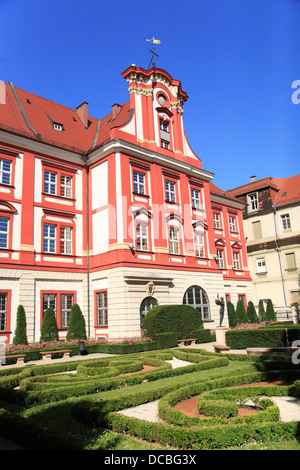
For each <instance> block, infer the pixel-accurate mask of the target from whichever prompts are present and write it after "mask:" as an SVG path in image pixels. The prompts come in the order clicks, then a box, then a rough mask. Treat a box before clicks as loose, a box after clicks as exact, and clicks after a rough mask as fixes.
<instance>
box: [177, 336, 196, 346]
mask: <svg viewBox="0 0 300 470" xmlns="http://www.w3.org/2000/svg"><path fill="white" fill-rule="evenodd" d="M196 341H197V338H192V339H179V340H178V343H180V344H181V343H183V344H184V346H189V345H190V344H192V343H195V344H196Z"/></svg>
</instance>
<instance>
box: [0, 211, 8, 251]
mask: <svg viewBox="0 0 300 470" xmlns="http://www.w3.org/2000/svg"><path fill="white" fill-rule="evenodd" d="M8 223H9V219H7V218H6V217H0V248H8Z"/></svg>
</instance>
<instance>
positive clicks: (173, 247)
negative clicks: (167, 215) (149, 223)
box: [169, 227, 179, 255]
mask: <svg viewBox="0 0 300 470" xmlns="http://www.w3.org/2000/svg"><path fill="white" fill-rule="evenodd" d="M169 237H170V253H171V254H173V255H177V254H178V253H179V239H178V230H177V229H175V228H174V227H170V230H169Z"/></svg>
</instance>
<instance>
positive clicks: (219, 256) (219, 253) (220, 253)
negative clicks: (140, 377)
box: [216, 250, 224, 269]
mask: <svg viewBox="0 0 300 470" xmlns="http://www.w3.org/2000/svg"><path fill="white" fill-rule="evenodd" d="M216 261H217V265H218V267H219V268H220V269H222V268H224V257H223V250H217V257H216Z"/></svg>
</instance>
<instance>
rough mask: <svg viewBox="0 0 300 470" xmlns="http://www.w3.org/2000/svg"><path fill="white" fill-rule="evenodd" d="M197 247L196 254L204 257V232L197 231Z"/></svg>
mask: <svg viewBox="0 0 300 470" xmlns="http://www.w3.org/2000/svg"><path fill="white" fill-rule="evenodd" d="M195 247H196V256H197V257H198V258H204V235H203V233H199V232H195Z"/></svg>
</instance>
